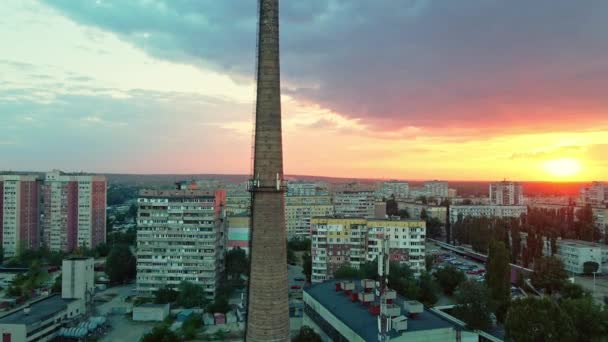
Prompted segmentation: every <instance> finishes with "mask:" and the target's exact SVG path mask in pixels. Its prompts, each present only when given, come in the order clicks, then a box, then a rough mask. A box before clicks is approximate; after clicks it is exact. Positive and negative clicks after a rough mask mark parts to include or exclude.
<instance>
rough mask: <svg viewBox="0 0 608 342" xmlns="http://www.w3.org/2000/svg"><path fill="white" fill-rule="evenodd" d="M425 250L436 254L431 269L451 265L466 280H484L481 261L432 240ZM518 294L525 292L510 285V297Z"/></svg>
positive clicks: (484, 272)
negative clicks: (444, 247)
mask: <svg viewBox="0 0 608 342" xmlns="http://www.w3.org/2000/svg"><path fill="white" fill-rule="evenodd" d="M427 251H428V253H430V254H432V255H435V256H436V264H435V266H434V267H433V271H434V270H438V269H442V268H445V267H447V266H452V267H455V268H456V269H458V270H460V271H462V272H464V273H465V275H466V277H467V280H470V281H476V282H479V283H483V282H485V275H486V269H485V265H484V264H483V263H480V262H478V261H476V260H471V259H469V258H466V257H464V256H461V255H459V254H457V253H455V252H452V251H448V250H445V249H442V248H440V247H439V246H437V245H435V244H434V243H432V242H430V243H428V244H427ZM433 271H431V272H433ZM519 296H525V293H524V292H523V291H522V290H521V289H518V288H517V287H515V286H512V287H511V297H512V298H516V297H519Z"/></svg>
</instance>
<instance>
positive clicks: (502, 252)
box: [485, 240, 511, 322]
mask: <svg viewBox="0 0 608 342" xmlns="http://www.w3.org/2000/svg"><path fill="white" fill-rule="evenodd" d="M509 259H510V253H509V251H508V250H507V249H506V248H505V245H504V244H503V243H502V241H496V240H492V242H491V243H490V253H489V255H488V260H487V262H486V269H487V272H486V277H485V279H486V285H487V286H488V288H489V290H490V295H491V296H492V299H493V300H494V302H495V305H496V310H497V311H496V318H497V319H498V320H499V321H500V322H502V321H503V320H504V316H505V314H506V312H507V309H508V307H509V301H510V299H511V292H510V289H511V267H510V265H509Z"/></svg>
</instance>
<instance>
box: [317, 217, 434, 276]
mask: <svg viewBox="0 0 608 342" xmlns="http://www.w3.org/2000/svg"><path fill="white" fill-rule="evenodd" d="M311 236H312V247H311V249H312V251H311V254H312V279H311V280H312V282H313V283H321V282H323V281H325V280H328V279H332V278H333V274H334V273H335V272H336V270H338V269H339V268H340V267H341V266H342V265H344V264H346V265H350V266H352V267H354V268H359V266H360V265H361V263H364V262H366V261H373V260H374V259H375V258H376V257H377V256H378V255H379V250H378V245H379V240H381V239H383V238H384V236H388V237H389V243H390V248H391V252H390V253H391V255H390V258H391V260H393V261H399V262H402V263H407V264H408V265H409V266H410V267H411V268H412V269H413V270H414V271H415V272H419V271H422V270H423V269H424V253H425V246H424V241H425V237H426V223H425V222H424V221H420V220H401V221H395V220H377V219H365V218H354V217H315V218H313V219H312V220H311Z"/></svg>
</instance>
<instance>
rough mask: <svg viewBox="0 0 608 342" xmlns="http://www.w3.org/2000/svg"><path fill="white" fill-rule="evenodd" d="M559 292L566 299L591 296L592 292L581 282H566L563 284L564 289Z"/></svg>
mask: <svg viewBox="0 0 608 342" xmlns="http://www.w3.org/2000/svg"><path fill="white" fill-rule="evenodd" d="M559 294H560V296H561V298H562V300H564V299H582V298H586V297H590V296H591V294H590V293H589V292H587V291H586V290H585V289H584V288H583V287H582V286H580V285H579V284H572V283H570V282H565V283H564V285H562V289H561V290H560V291H559Z"/></svg>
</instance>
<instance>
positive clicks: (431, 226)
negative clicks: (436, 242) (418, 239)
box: [426, 217, 442, 239]
mask: <svg viewBox="0 0 608 342" xmlns="http://www.w3.org/2000/svg"><path fill="white" fill-rule="evenodd" d="M441 226H442V224H441V221H439V219H438V218H436V217H429V218H427V219H426V236H427V237H430V238H432V239H437V238H439V237H441V233H442V231H441Z"/></svg>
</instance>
